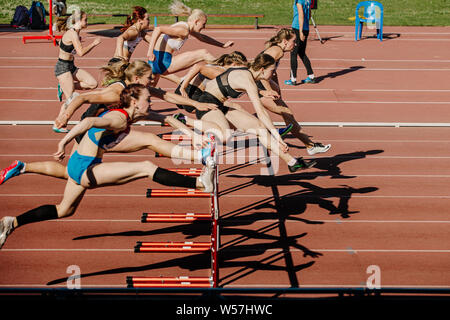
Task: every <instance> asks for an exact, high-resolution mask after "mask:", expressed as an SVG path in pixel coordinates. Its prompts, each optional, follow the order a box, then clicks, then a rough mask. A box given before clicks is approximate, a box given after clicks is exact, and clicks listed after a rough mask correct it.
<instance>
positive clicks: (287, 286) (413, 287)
mask: <svg viewBox="0 0 450 320" xmlns="http://www.w3.org/2000/svg"><path fill="white" fill-rule="evenodd" d="M224 288H282V289H283V288H286V289H289V288H292V286H291V285H289V284H266V283H261V284H226V285H224ZM300 288H366V287H365V285H354V284H303V283H302V284H301V285H300ZM387 288H393V289H422V288H424V289H429V288H430V289H450V286H439V285H429V286H427V285H413V284H412V285H382V286H381V287H380V289H387ZM287 294H288V293H287Z"/></svg>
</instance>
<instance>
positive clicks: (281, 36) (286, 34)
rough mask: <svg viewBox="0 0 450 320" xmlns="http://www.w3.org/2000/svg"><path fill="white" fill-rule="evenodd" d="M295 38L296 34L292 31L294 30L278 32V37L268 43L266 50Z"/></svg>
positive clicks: (284, 29) (275, 36)
mask: <svg viewBox="0 0 450 320" xmlns="http://www.w3.org/2000/svg"><path fill="white" fill-rule="evenodd" d="M294 36H295V33H294V31H292V29H287V28H282V29H280V31H278V32H277V34H276V35H274V36H273V37H272V38H270V39H269V40H267V41H266V43H265V45H266V49H267V48H270V47H273V46H276V45H278V44H279V43H281V41H283V40H290V39H292V38H293V37H294Z"/></svg>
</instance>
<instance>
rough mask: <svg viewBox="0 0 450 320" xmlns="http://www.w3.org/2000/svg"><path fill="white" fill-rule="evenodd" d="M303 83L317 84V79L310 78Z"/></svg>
mask: <svg viewBox="0 0 450 320" xmlns="http://www.w3.org/2000/svg"><path fill="white" fill-rule="evenodd" d="M302 83H316V78H310V77H309V76H308V77H307V78H306V79H304V80H302Z"/></svg>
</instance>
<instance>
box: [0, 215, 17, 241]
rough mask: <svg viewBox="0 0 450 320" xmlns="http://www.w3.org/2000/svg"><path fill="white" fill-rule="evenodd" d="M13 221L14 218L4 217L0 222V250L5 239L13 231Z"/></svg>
mask: <svg viewBox="0 0 450 320" xmlns="http://www.w3.org/2000/svg"><path fill="white" fill-rule="evenodd" d="M14 219H15V218H14V217H8V216H6V217H3V219H2V220H0V249H1V248H2V247H3V244H4V243H5V241H6V238H7V237H8V236H9V234H10V233H11V232H12V231H13V230H14V226H13V225H14Z"/></svg>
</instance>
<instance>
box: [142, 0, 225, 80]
mask: <svg viewBox="0 0 450 320" xmlns="http://www.w3.org/2000/svg"><path fill="white" fill-rule="evenodd" d="M170 8H171V11H172V13H173V14H177V15H186V14H187V15H189V17H188V19H187V22H185V21H180V22H177V23H175V24H173V25H171V26H168V27H165V26H159V27H156V28H155V29H154V30H153V33H152V37H151V40H150V44H149V48H148V53H147V56H148V63H149V64H150V65H151V66H152V70H153V74H154V75H155V84H156V83H158V80H159V77H160V76H161V75H168V74H172V73H174V72H177V71H181V70H184V69H187V68H189V67H191V66H192V65H194V64H195V63H197V62H200V61H212V60H214V57H213V56H212V55H211V54H210V53H209V52H208V51H207V50H206V49H199V50H195V51H188V52H184V53H181V54H178V55H175V56H174V52H176V51H179V50H180V49H181V48H182V47H183V45H184V43H185V42H186V40H187V39H188V37H189V35H192V36H193V37H195V38H197V39H198V40H200V41H202V42H205V43H208V44H211V45H215V46H218V47H222V48H228V47H230V46H232V45H233V41H228V42H226V43H221V42H219V41H217V40H214V39H213V38H211V37H208V36H206V35H203V34H201V33H200V32H201V31H202V30H203V28H204V27H205V25H206V21H207V16H206V14H205V13H204V12H203V11H202V10H200V9H194V10H192V9H190V8H189V7H187V6H186V5H184V4H183V3H182V2H180V1H178V0H176V1H174V2H173V4H172V5H171V7H170Z"/></svg>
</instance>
